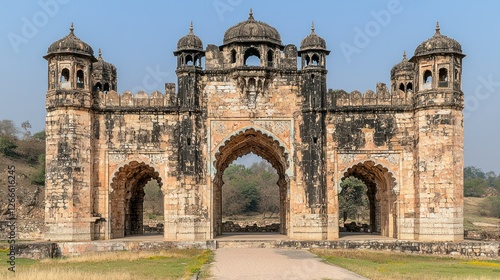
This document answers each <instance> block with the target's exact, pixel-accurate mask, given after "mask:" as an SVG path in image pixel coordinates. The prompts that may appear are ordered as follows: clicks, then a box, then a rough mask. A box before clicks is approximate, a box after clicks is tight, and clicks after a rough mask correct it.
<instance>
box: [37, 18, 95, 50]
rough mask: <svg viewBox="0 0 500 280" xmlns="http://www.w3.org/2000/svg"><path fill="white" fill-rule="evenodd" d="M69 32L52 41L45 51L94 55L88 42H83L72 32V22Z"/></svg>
mask: <svg viewBox="0 0 500 280" xmlns="http://www.w3.org/2000/svg"><path fill="white" fill-rule="evenodd" d="M69 30H70V33H69V34H68V35H66V37H64V38H62V39H60V40H58V41H56V42H54V43H52V44H51V45H50V47H49V49H48V51H47V54H48V55H50V54H56V53H74V54H80V55H85V56H91V57H93V56H94V50H93V49H92V47H90V45H89V44H87V43H85V42H83V41H82V40H80V39H79V38H78V37H76V36H75V34H74V32H73V31H74V30H75V29H74V28H73V24H71V27H70V29H69Z"/></svg>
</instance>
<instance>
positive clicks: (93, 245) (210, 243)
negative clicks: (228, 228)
mask: <svg viewBox="0 0 500 280" xmlns="http://www.w3.org/2000/svg"><path fill="white" fill-rule="evenodd" d="M162 238H163V236H162V235H138V236H130V237H126V238H120V239H113V240H100V241H88V242H24V243H22V242H20V243H17V244H16V256H17V257H18V258H32V259H41V258H56V257H62V256H65V257H66V256H79V255H85V254H91V253H100V252H113V251H158V250H167V249H173V248H179V249H188V248H197V249H210V250H216V249H218V248H280V249H350V250H375V251H386V252H387V251H390V252H401V253H412V254H428V255H446V256H464V257H474V258H494V259H498V258H499V257H500V242H495V241H492V242H481V241H462V242H420V241H406V240H396V239H391V238H386V237H382V236H379V235H369V234H368V235H367V234H346V235H344V236H341V238H340V239H337V240H330V241H301V240H290V239H287V238H286V236H284V235H280V234H276V233H266V234H244V233H238V234H223V235H222V236H219V237H218V238H216V239H213V240H207V241H196V242H176V241H163V239H162ZM7 245H8V244H5V246H7Z"/></svg>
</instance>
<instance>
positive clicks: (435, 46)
mask: <svg viewBox="0 0 500 280" xmlns="http://www.w3.org/2000/svg"><path fill="white" fill-rule="evenodd" d="M435 53H458V54H462V46H461V45H460V44H459V43H458V42H457V41H455V40H454V39H452V38H448V37H446V36H444V35H442V34H441V32H440V28H439V22H438V23H437V24H436V33H435V34H434V36H432V37H431V38H430V39H428V40H427V41H425V42H423V43H421V44H420V45H418V47H417V48H416V49H415V56H422V55H428V54H435Z"/></svg>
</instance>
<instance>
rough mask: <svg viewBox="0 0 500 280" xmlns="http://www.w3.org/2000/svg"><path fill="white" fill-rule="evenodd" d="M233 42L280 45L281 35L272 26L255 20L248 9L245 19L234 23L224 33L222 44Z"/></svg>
mask: <svg viewBox="0 0 500 280" xmlns="http://www.w3.org/2000/svg"><path fill="white" fill-rule="evenodd" d="M235 42H236V43H241V42H269V43H273V44H276V45H281V36H280V34H279V32H278V30H276V29H275V28H274V27H272V26H270V25H268V24H267V23H264V22H261V21H257V20H255V19H254V17H253V12H252V10H250V14H249V16H248V19H247V20H246V21H243V22H240V23H238V24H236V25H235V26H233V27H231V28H229V29H228V30H227V31H226V33H224V42H223V44H224V45H227V44H230V43H235Z"/></svg>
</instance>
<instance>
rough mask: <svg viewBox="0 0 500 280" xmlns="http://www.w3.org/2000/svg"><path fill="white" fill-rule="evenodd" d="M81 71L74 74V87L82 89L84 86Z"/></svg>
mask: <svg viewBox="0 0 500 280" xmlns="http://www.w3.org/2000/svg"><path fill="white" fill-rule="evenodd" d="M83 78H84V77H83V71H82V70H78V71H77V72H76V87H77V88H84V86H85V84H84V80H83Z"/></svg>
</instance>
